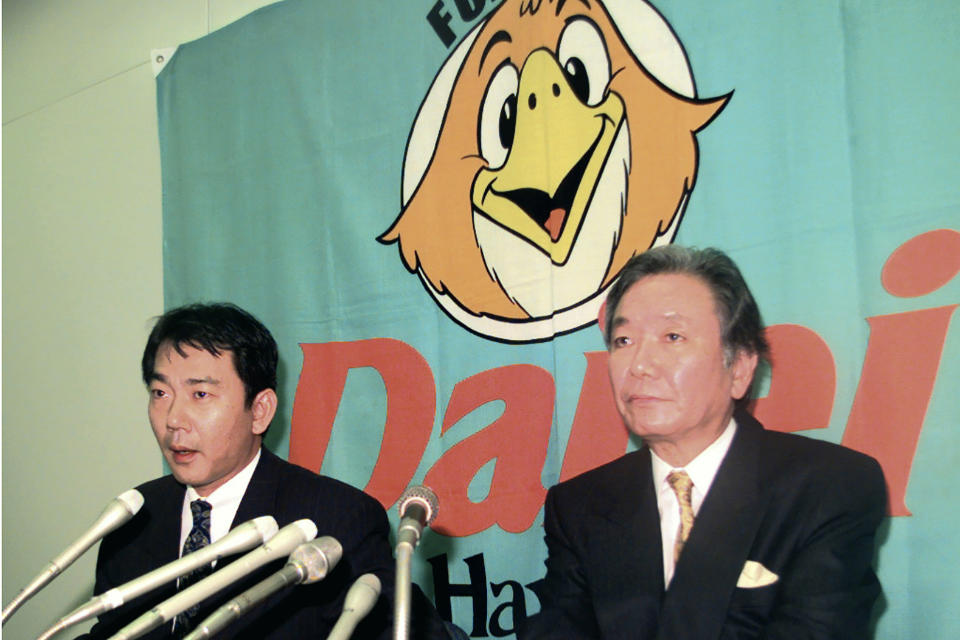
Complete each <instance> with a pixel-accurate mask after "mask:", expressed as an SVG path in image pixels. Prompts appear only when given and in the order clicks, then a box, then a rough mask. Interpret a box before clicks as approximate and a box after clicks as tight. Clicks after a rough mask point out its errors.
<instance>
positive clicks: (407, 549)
mask: <svg viewBox="0 0 960 640" xmlns="http://www.w3.org/2000/svg"><path fill="white" fill-rule="evenodd" d="M398 508H399V511H400V526H399V527H398V528H397V565H396V566H397V569H396V582H395V583H394V584H395V587H394V595H393V638H394V640H407V638H409V637H410V604H411V601H412V597H413V596H412V590H413V589H412V586H411V584H412V580H413V579H412V577H411V575H410V571H411V568H410V561H411V558H412V556H413V550H414V549H415V548H416V546H417V543H418V542H420V535H421V534H422V533H423V528H424V527H425V526H427V525H428V524H430V523H431V522H433V520H434V518H436V517H437V510H438V509H439V502H438V501H437V494H435V493H434V492H433V490H431V489H430V488H429V487H424V486H419V487H410V488H409V489H407V490H406V491H404V492H403V495H401V496H400V505H399V507H398Z"/></svg>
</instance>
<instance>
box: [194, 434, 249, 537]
mask: <svg viewBox="0 0 960 640" xmlns="http://www.w3.org/2000/svg"><path fill="white" fill-rule="evenodd" d="M259 461H260V450H259V449H258V450H257V455H255V456H254V457H253V460H251V461H250V462H249V463H248V464H247V466H245V467H244V468H243V469H241V470H240V473H238V474H237V475H235V476H233V477H232V478H230V479H229V480H227V481H226V482H225V483H223V484H222V485H221V486H219V487H217V488H216V489H214V491H213V493H211V494H210V495H209V496H206V497H205V498H202V499H203V500H206V501H207V502H209V503H210V542H211V543H214V542H216V541H217V540H219V539H220V538H222V537H223V536H225V535H227V533H229V532H230V524H231V523H232V522H233V518H234V516H236V515H237V509H238V508H239V507H240V501H241V500H242V499H243V494H244V493H246V492H247V485H248V484H250V478H252V477H253V471H254V469H256V468H257V463H258V462H259ZM199 499H201V496H200V494H199V493H197V490H196V489H194V488H193V487H187V492H186V494H184V496H183V511H182V512H181V514H180V552H181V553H183V543H184V542H186V540H187V536H189V535H190V529H192V528H193V514H192V513H191V512H190V503H191V502H193V501H194V500H199Z"/></svg>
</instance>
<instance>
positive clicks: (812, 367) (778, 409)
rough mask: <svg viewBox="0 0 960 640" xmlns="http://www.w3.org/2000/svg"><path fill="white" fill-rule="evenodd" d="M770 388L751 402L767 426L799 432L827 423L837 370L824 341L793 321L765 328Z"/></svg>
mask: <svg viewBox="0 0 960 640" xmlns="http://www.w3.org/2000/svg"><path fill="white" fill-rule="evenodd" d="M767 341H768V342H769V344H770V360H771V362H772V363H773V370H772V371H771V374H770V391H769V392H768V393H767V395H766V397H764V398H759V399H757V400H756V401H755V404H754V407H753V415H754V416H756V418H757V420H759V421H760V422H762V423H763V424H764V426H766V427H767V428H768V429H772V430H775V431H801V430H804V429H823V428H825V427H826V426H827V425H829V424H830V412H831V411H832V410H833V398H834V394H835V393H836V389H837V370H836V367H835V365H834V363H833V354H831V353H830V347H828V346H827V343H826V342H824V341H823V339H822V338H821V337H820V336H819V335H817V334H816V332H814V331H813V330H811V329H808V328H806V327H802V326H800V325H797V324H777V325H773V326H770V327H767Z"/></svg>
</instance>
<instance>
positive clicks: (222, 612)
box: [183, 536, 343, 640]
mask: <svg viewBox="0 0 960 640" xmlns="http://www.w3.org/2000/svg"><path fill="white" fill-rule="evenodd" d="M342 555H343V547H341V546H340V543H339V542H337V540H336V538H332V537H330V536H323V537H322V538H317V539H316V540H311V541H310V542H304V543H303V544H301V545H300V546H299V547H297V548H296V549H294V551H293V553H291V554H290V557H289V559H288V560H287V564H286V565H284V567H283V568H282V569H280V571H277V572H276V573H274V574H273V575H272V576H269V577H268V578H266V579H264V580H263V581H261V582H259V583H257V584H255V585H254V586H252V587H250V588H249V589H247V590H246V591H244V592H243V593H241V594H240V595H238V596H237V597H236V598H234V599H233V600H231V601H230V602H227V603H226V604H224V605H222V606H221V607H220V608H219V609H217V610H216V611H214V612H213V613H211V614H210V615H209V616H207V618H206V619H204V621H203V622H201V623H200V624H198V625H197V627H196V628H195V629H194V630H193V631H192V632H190V634H189V635H187V636H186V637H185V638H184V639H183V640H200V639H201V638H212V637H213V636H214V635H216V634H217V633H220V632H221V631H222V630H223V629H225V628H226V627H227V625H229V624H230V623H231V622H233V621H234V620H236V619H237V618H239V617H240V616H242V615H244V614H245V613H246V612H247V611H249V610H250V609H252V608H253V607H254V606H256V605H258V604H260V602H262V601H263V600H266V599H267V598H268V597H269V596H271V595H273V594H274V593H276V592H277V591H280V590H281V589H283V588H284V587H287V586H290V585H297V584H310V583H312V582H319V581H320V580H323V579H324V578H326V577H327V574H328V573H329V572H330V571H331V570H333V568H334V567H335V566H337V563H338V562H340V557H341V556H342Z"/></svg>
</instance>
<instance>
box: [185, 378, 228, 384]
mask: <svg viewBox="0 0 960 640" xmlns="http://www.w3.org/2000/svg"><path fill="white" fill-rule="evenodd" d="M187 384H188V385H191V386H193V385H198V384H220V381H219V380H217V379H216V378H211V377H210V376H205V377H203V378H187Z"/></svg>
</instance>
